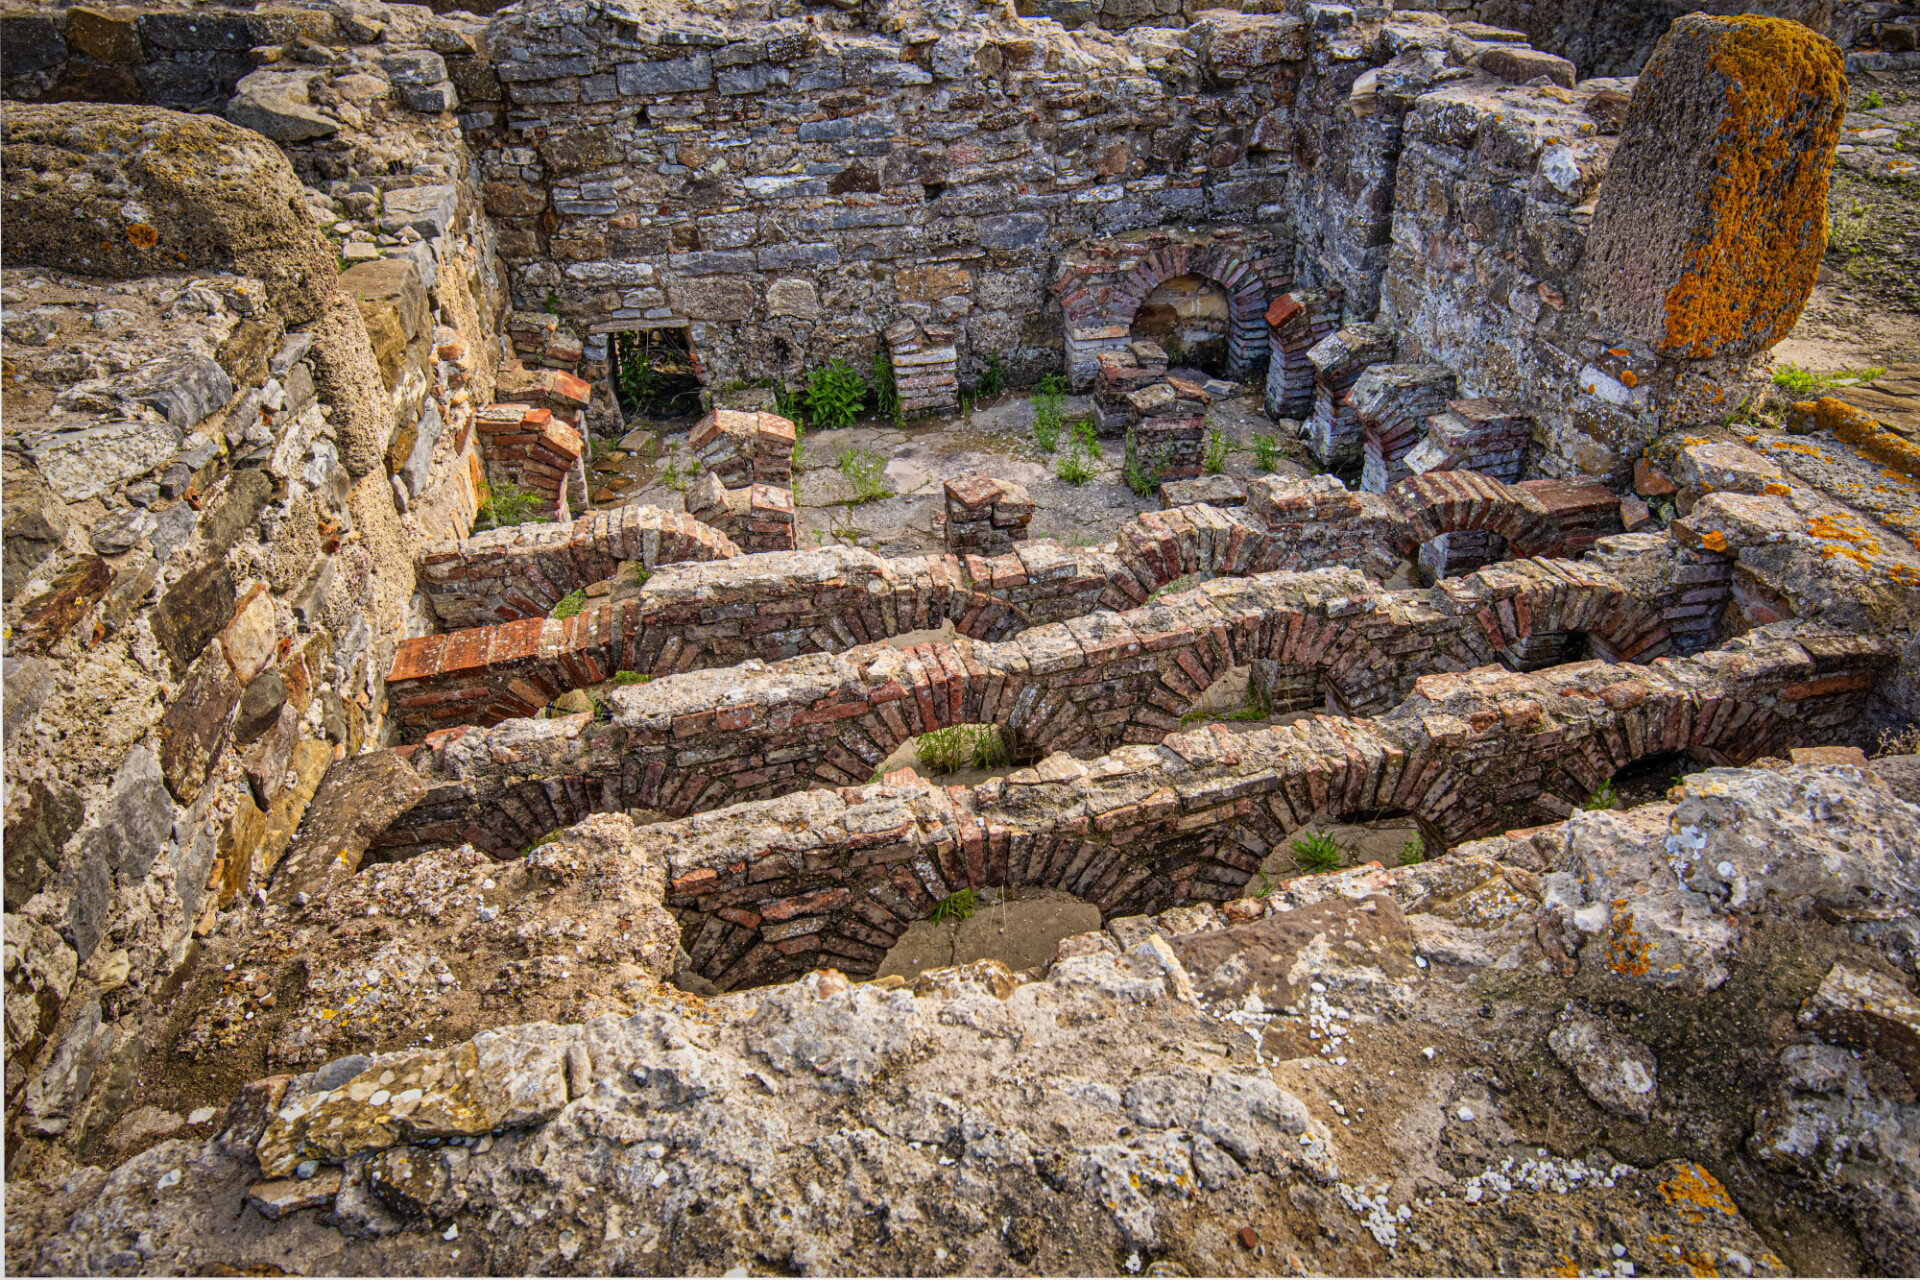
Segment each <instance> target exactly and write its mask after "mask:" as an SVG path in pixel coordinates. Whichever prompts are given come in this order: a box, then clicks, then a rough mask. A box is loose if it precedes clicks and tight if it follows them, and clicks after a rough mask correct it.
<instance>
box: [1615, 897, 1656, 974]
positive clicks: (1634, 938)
mask: <svg viewBox="0 0 1920 1280" xmlns="http://www.w3.org/2000/svg"><path fill="white" fill-rule="evenodd" d="M1626 908H1627V901H1626V899H1625V898H1616V899H1614V902H1613V916H1612V918H1611V919H1610V920H1608V922H1607V968H1609V969H1611V970H1613V971H1614V972H1615V973H1617V974H1620V975H1621V976H1623V977H1628V978H1644V977H1646V976H1647V974H1648V972H1649V971H1650V970H1651V969H1652V967H1653V966H1652V965H1650V964H1648V963H1647V957H1648V948H1647V940H1646V939H1645V938H1643V937H1641V936H1640V932H1639V930H1637V929H1635V928H1634V927H1633V912H1631V911H1628V910H1627V909H1626Z"/></svg>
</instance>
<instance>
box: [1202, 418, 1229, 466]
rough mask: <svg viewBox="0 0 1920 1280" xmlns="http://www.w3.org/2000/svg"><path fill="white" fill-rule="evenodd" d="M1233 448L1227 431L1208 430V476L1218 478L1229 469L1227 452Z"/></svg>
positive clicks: (1211, 428) (1215, 428)
mask: <svg viewBox="0 0 1920 1280" xmlns="http://www.w3.org/2000/svg"><path fill="white" fill-rule="evenodd" d="M1231 447H1232V441H1230V440H1228V439H1227V433H1226V432H1225V431H1222V430H1221V429H1220V428H1219V427H1208V428H1207V456H1206V463H1205V465H1206V471H1207V474H1208V475H1210V476H1217V475H1219V474H1220V473H1221V472H1222V471H1225V470H1226V469H1227V451H1228V450H1229V449H1230V448H1231Z"/></svg>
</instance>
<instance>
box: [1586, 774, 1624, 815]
mask: <svg viewBox="0 0 1920 1280" xmlns="http://www.w3.org/2000/svg"><path fill="white" fill-rule="evenodd" d="M1619 799H1620V797H1619V796H1617V795H1615V794H1614V790H1613V779H1611V778H1609V779H1607V780H1606V781H1605V782H1603V783H1601V784H1600V785H1599V786H1598V787H1596V788H1594V792H1593V794H1592V795H1590V796H1588V797H1587V802H1586V803H1585V804H1583V805H1581V806H1580V807H1581V808H1582V809H1587V810H1596V811H1597V810H1601V809H1611V808H1613V807H1614V805H1615V804H1617V803H1618V802H1619Z"/></svg>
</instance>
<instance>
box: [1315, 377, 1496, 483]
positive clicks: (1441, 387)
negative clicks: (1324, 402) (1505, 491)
mask: <svg viewBox="0 0 1920 1280" xmlns="http://www.w3.org/2000/svg"><path fill="white" fill-rule="evenodd" d="M1457 391H1458V384H1457V380H1456V379H1455V378H1454V376H1453V372H1452V370H1450V369H1447V368H1446V367H1445V366H1442V365H1437V364H1377V365H1373V366H1371V367H1369V368H1368V369H1367V370H1366V372H1364V373H1362V374H1361V375H1360V377H1359V378H1358V380H1356V381H1355V382H1354V384H1353V389H1352V391H1351V392H1350V393H1349V398H1350V400H1351V402H1352V404H1353V410H1354V414H1355V416H1356V417H1358V418H1359V420H1360V429H1361V434H1362V437H1363V444H1364V448H1365V458H1364V461H1363V464H1362V467H1361V473H1360V487H1361V488H1362V489H1365V490H1366V491H1367V492H1368V493H1385V492H1386V491H1387V489H1388V487H1389V486H1391V485H1395V484H1398V483H1399V482H1400V481H1402V480H1405V479H1406V478H1407V477H1408V476H1409V475H1412V474H1413V471H1412V469H1411V468H1410V467H1409V466H1408V465H1407V462H1406V457H1407V455H1408V454H1410V453H1412V452H1413V450H1414V448H1415V447H1416V446H1418V445H1419V444H1421V443H1422V442H1423V441H1424V440H1425V438H1426V435H1427V433H1428V430H1429V427H1428V419H1430V418H1432V417H1433V416H1434V415H1436V414H1439V413H1441V412H1442V411H1444V410H1445V409H1446V407H1447V404H1448V402H1449V401H1451V400H1452V399H1453V398H1454V396H1455V394H1456V393H1457ZM1446 469H1447V470H1450V471H1480V472H1481V474H1483V475H1497V473H1495V472H1491V471H1486V470H1483V469H1482V468H1479V467H1471V466H1468V467H1448V468H1446ZM1498 478H1500V479H1518V478H1519V477H1518V476H1517V475H1516V476H1513V477H1507V476H1498Z"/></svg>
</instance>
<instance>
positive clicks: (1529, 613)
mask: <svg viewBox="0 0 1920 1280" xmlns="http://www.w3.org/2000/svg"><path fill="white" fill-rule="evenodd" d="M520 625H521V626H522V627H529V629H528V630H527V631H526V634H527V635H529V636H532V635H533V634H534V633H533V631H532V630H531V629H530V626H529V624H520ZM548 625H550V626H551V625H555V624H552V623H549V624H548ZM498 630H499V632H500V634H501V635H502V636H503V637H506V636H511V635H513V634H514V633H515V632H516V630H517V628H499V629H498ZM1550 639H1551V641H1552V642H1553V643H1551V644H1549V641H1550ZM1588 640H1590V641H1591V645H1592V648H1593V650H1594V651H1595V652H1596V653H1604V654H1606V655H1608V656H1609V657H1610V658H1613V659H1615V660H1631V659H1636V658H1637V659H1640V660H1641V661H1643V662H1644V661H1650V660H1651V659H1652V658H1653V657H1654V655H1656V654H1660V653H1664V652H1667V651H1668V649H1669V642H1668V638H1667V631H1666V625H1665V623H1664V621H1663V620H1662V618H1661V616H1660V612H1659V609H1658V607H1657V605H1650V604H1649V603H1648V602H1645V601H1642V600H1640V599H1638V598H1637V597H1635V596H1634V595H1633V593H1632V592H1631V591H1630V590H1629V589H1628V588H1627V587H1626V586H1625V585H1624V584H1623V583H1621V582H1620V581H1618V580H1616V579H1614V578H1612V577H1611V576H1610V575H1607V574H1604V573H1597V572H1594V571H1592V570H1590V569H1588V568H1586V567H1584V566H1581V565H1577V564H1574V563H1572V562H1569V561H1554V560H1527V561H1515V562H1512V563H1510V564H1507V565H1501V566H1499V567H1497V568H1493V569H1487V570H1483V571H1482V572H1480V573H1478V574H1475V575H1472V576H1470V577H1467V578H1462V579H1454V580H1449V581H1448V582H1446V583H1443V584H1441V586H1439V587H1436V588H1434V589H1433V590H1432V591H1431V592H1421V591H1385V590H1383V589H1381V588H1379V587H1377V586H1375V585H1374V584H1372V583H1370V582H1368V581H1367V579H1365V578H1364V577H1362V576H1361V575H1359V574H1357V573H1355V572H1354V571H1352V570H1350V569H1322V570H1316V571H1313V572H1309V573H1271V574H1263V575H1259V576H1256V577H1251V578H1223V579H1218V580H1216V581H1214V582H1211V583H1208V584H1206V585H1204V586H1203V587H1201V588H1198V589H1196V590H1193V591H1189V592H1183V593H1180V594H1177V595H1171V596H1167V597H1165V598H1163V599H1161V600H1160V601H1158V602H1156V603H1155V604H1152V605H1148V606H1146V607H1145V608H1140V609H1134V610H1130V611H1128V612H1126V613H1120V614H1113V613H1098V614H1094V615H1092V616H1090V617H1086V618H1077V619H1074V620H1072V621H1069V622H1064V623H1054V624H1051V625H1048V626H1042V627H1035V628H1032V629H1031V630H1027V631H1024V632H1021V633H1020V634H1019V635H1018V636H1017V637H1015V638H1014V639H1011V640H1008V641H1006V642H1003V643H1000V644H990V643H971V642H968V641H964V640H962V641H955V642H950V643H948V642H942V643H929V644H921V645H915V646H913V647H911V648H910V649H905V650H903V649H900V648H896V647H893V646H889V645H885V644H874V645H863V646H861V647H858V648H854V649H851V650H848V651H847V652H846V653H844V654H840V655H827V654H817V655H811V656H808V657H801V658H793V659H789V660H788V661H785V662H778V663H773V664H771V665H768V666H765V667H758V666H749V667H747V668H744V669H743V668H737V667H736V668H729V669H727V670H724V671H704V672H689V673H685V674H681V675H674V676H669V677H666V678H662V679H657V680H654V681H652V682H651V683H649V684H645V685H637V686H629V687H617V688H615V689H613V690H611V691H610V692H609V693H608V695H607V697H608V701H609V703H610V704H611V708H612V720H611V723H612V725H613V726H614V731H613V733H612V736H611V737H610V738H607V739H605V740H603V741H599V742H598V743H597V744H596V745H595V747H594V748H593V750H594V752H595V755H596V757H598V756H600V755H604V754H605V753H607V752H609V751H611V752H612V753H613V754H614V755H615V757H617V758H618V759H619V761H620V762H621V764H620V768H621V771H622V772H621V782H620V783H619V791H620V794H621V795H623V796H626V797H628V798H627V799H626V800H624V801H622V802H621V803H623V804H624V805H626V806H627V807H633V806H639V807H643V808H647V809H654V810H660V811H663V812H666V813H669V814H673V815H676V816H678V815H682V814H686V813H691V812H702V811H706V810H710V809H714V808H718V807H721V806H723V805H729V804H736V803H739V802H741V801H744V800H750V799H758V798H763V797H767V796H773V795H779V794H783V793H785V792H789V791H793V790H799V789H804V788H808V787H821V786H826V787H832V786H845V785H849V784H855V783H860V782H863V781H865V780H867V779H868V778H870V777H872V776H873V774H874V771H875V770H876V769H877V768H878V767H879V766H880V765H881V763H882V762H883V761H885V760H886V759H887V758H888V756H890V755H891V754H892V753H893V751H894V749H895V748H896V747H898V746H899V745H900V744H901V743H903V742H905V741H907V740H909V739H911V738H914V737H918V736H919V735H921V734H923V733H929V732H932V731H934V730H936V729H943V728H946V727H948V726H950V725H956V724H995V725H1001V726H1004V727H1005V728H1006V729H1007V730H1008V731H1009V732H1008V736H1009V738H1010V739H1011V741H1012V742H1013V744H1014V748H1015V750H1016V751H1017V752H1019V753H1022V754H1024V753H1029V752H1035V751H1041V752H1060V751H1067V752H1075V753H1081V754H1084V753H1087V752H1090V751H1099V750H1103V749H1106V748H1108V747H1111V746H1114V745H1116V744H1119V743H1156V742H1159V741H1160V740H1161V739H1162V738H1164V737H1165V736H1166V735H1167V734H1168V733H1170V732H1174V731H1177V730H1178V729H1179V728H1180V725H1181V717H1182V716H1184V715H1185V714H1186V713H1187V712H1188V711H1189V710H1191V709H1192V708H1193V706H1194V704H1195V703H1196V702H1197V701H1198V700H1199V699H1200V697H1201V695H1202V694H1204V693H1205V692H1206V690H1207V689H1208V688H1210V687H1211V686H1212V685H1213V684H1214V683H1215V682H1216V681H1217V680H1219V679H1220V678H1221V677H1223V676H1225V675H1226V674H1227V673H1228V672H1229V671H1230V670H1232V669H1233V668H1235V667H1249V666H1253V665H1262V666H1264V667H1265V668H1266V671H1265V675H1264V677H1263V678H1264V679H1265V682H1266V683H1267V684H1268V685H1269V686H1271V685H1273V684H1275V683H1277V682H1278V680H1279V678H1280V677H1285V679H1286V683H1287V685H1288V687H1289V688H1291V689H1293V690H1294V691H1295V692H1296V694H1299V691H1300V690H1303V689H1309V690H1311V692H1310V693H1309V694H1300V695H1299V696H1298V698H1297V701H1298V702H1299V703H1300V705H1303V706H1320V705H1323V704H1324V705H1325V706H1326V707H1328V708H1329V709H1331V710H1333V711H1336V712H1338V713H1340V714H1343V715H1353V716H1370V715H1380V714H1383V713H1385V712H1386V711H1388V710H1389V709H1390V708H1392V707H1393V706H1395V705H1397V704H1398V703H1400V702H1402V701H1403V700H1405V699H1406V698H1407V697H1408V696H1409V695H1411V694H1412V692H1413V691H1414V689H1415V687H1416V683H1417V681H1418V680H1419V679H1420V678H1421V677H1422V676H1425V675H1428V674H1432V673H1438V672H1449V671H1466V670H1469V669H1472V668H1475V667H1483V666H1489V665H1496V664H1500V663H1505V664H1507V665H1508V666H1512V667H1522V668H1524V667H1527V666H1529V665H1532V666H1539V665H1544V663H1543V662H1542V661H1541V660H1540V659H1539V658H1538V657H1537V656H1535V657H1532V659H1531V661H1530V660H1529V659H1530V654H1533V655H1537V654H1538V652H1539V651H1540V650H1541V648H1542V647H1543V646H1545V647H1547V651H1548V653H1549V655H1550V656H1549V657H1548V658H1547V660H1546V661H1549V662H1550V661H1557V660H1559V659H1560V658H1561V657H1562V656H1563V655H1564V654H1566V653H1567V652H1572V653H1574V654H1576V655H1577V654H1578V653H1579V652H1580V650H1582V649H1583V648H1584V647H1585V642H1587V641H1588ZM616 660H617V659H616V658H615V657H613V656H610V655H609V654H608V653H607V650H606V649H605V648H602V649H601V650H599V651H597V652H596V651H593V650H586V651H580V652H576V653H575V654H573V655H569V661H570V663H572V664H577V665H584V664H587V663H589V662H592V663H594V665H595V666H596V667H597V668H598V669H600V670H607V669H608V668H609V667H610V666H611V664H612V663H613V662H615V661H616ZM548 664H551V665H546V666H545V667H544V669H543V667H541V666H534V665H531V664H529V665H526V666H523V667H520V668H518V674H517V676H516V677H515V678H517V679H519V680H522V681H528V680H540V679H545V680H546V681H547V682H549V683H559V682H561V681H562V680H564V679H566V678H567V675H566V674H565V673H564V672H563V673H561V674H557V675H555V676H553V677H547V676H546V672H548V671H552V670H553V667H554V666H557V665H558V664H557V663H556V662H555V661H554V660H553V659H548ZM494 696H495V697H496V699H499V700H501V701H504V700H505V698H503V697H502V695H499V694H495V695H494ZM511 696H512V690H511V686H509V689H508V694H507V697H511ZM396 698H397V701H398V703H399V704H400V705H401V706H405V705H406V704H407V703H408V702H409V701H410V699H409V698H408V697H407V696H405V695H402V694H398V693H397V694H396ZM495 705H496V706H498V705H499V704H498V702H496V703H495ZM430 714H431V711H429V715H430ZM579 729H580V724H579V722H577V721H567V722H565V723H562V722H558V721H555V722H551V725H550V726H549V724H548V723H544V722H537V721H520V722H513V723H509V724H502V725H499V726H498V727H497V728H494V729H492V730H472V731H463V730H459V729H454V730H450V731H446V732H437V733H434V734H432V735H430V736H429V737H428V738H427V739H426V745H425V746H424V747H423V748H421V749H419V750H410V754H409V758H410V760H411V762H412V764H413V765H414V767H415V769H416V771H418V772H419V773H420V774H421V776H422V777H423V778H426V779H428V780H429V782H430V783H431V784H433V785H435V786H437V787H438V786H443V787H444V788H445V790H444V792H441V791H436V793H435V794H436V796H439V797H440V798H438V799H433V798H429V799H427V800H423V801H422V803H421V804H420V805H419V806H416V807H415V809H414V810H413V811H412V812H411V813H410V814H409V815H408V816H407V818H406V819H405V820H404V821H402V822H400V823H398V824H396V825H395V827H394V828H393V829H392V830H391V831H389V832H388V833H387V834H386V835H384V836H382V837H379V838H377V839H376V841H375V845H376V847H386V848H399V847H402V846H421V847H427V846H432V845H435V844H437V843H446V842H450V841H451V842H458V841H466V842H471V843H474V844H476V845H479V846H480V847H483V848H486V849H489V850H492V851H493V852H495V853H496V854H497V855H500V856H509V855H511V854H513V853H515V852H517V851H518V850H519V849H520V848H522V847H524V846H525V844H526V843H527V842H528V841H530V840H532V839H535V838H537V837H538V836H540V835H541V834H543V833H544V832H546V831H548V830H551V829H552V825H551V824H548V825H546V826H541V825H539V824H540V823H541V822H543V821H545V819H546V817H547V814H546V810H545V807H544V805H543V803H542V802H540V801H539V800H538V799H537V797H538V796H539V795H540V794H542V793H544V792H545V791H547V790H549V789H550V787H549V784H548V783H547V782H545V781H543V780H541V777H540V775H541V774H542V773H543V772H544V771H545V769H544V767H543V768H541V769H534V768H532V767H530V762H532V761H535V760H543V759H544V757H545V755H546V753H547V752H548V750H549V749H550V748H552V747H553V746H556V745H558V744H559V743H561V742H563V741H566V740H569V739H570V738H571V737H573V736H575V735H576V734H577V733H578V731H579ZM594 732H596V733H597V732H599V731H598V730H595V731H594ZM596 794H597V792H596ZM481 814H485V815H486V816H485V817H480V816H478V815H481ZM528 814H533V815H538V816H535V817H532V818H531V819H530V821H531V822H532V824H533V825H532V827H528V825H527V824H528V821H529V819H528V817H527V815H528Z"/></svg>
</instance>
